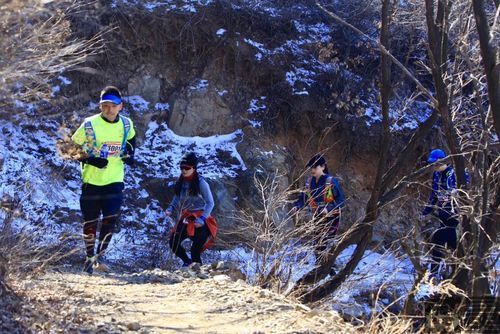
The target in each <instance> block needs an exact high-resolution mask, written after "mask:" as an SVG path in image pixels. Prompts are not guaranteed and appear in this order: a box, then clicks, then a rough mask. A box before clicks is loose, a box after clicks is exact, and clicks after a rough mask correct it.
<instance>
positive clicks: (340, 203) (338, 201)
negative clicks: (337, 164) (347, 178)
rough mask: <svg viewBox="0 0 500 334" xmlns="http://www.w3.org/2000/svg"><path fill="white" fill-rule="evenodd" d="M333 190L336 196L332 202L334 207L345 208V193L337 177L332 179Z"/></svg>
mask: <svg viewBox="0 0 500 334" xmlns="http://www.w3.org/2000/svg"><path fill="white" fill-rule="evenodd" d="M332 191H333V196H334V197H335V201H334V202H333V203H331V204H333V208H332V209H338V208H343V207H344V205H345V195H344V192H343V191H342V189H341V188H340V185H339V182H338V181H337V180H336V179H333V180H332Z"/></svg>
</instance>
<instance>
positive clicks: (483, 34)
mask: <svg viewBox="0 0 500 334" xmlns="http://www.w3.org/2000/svg"><path fill="white" fill-rule="evenodd" d="M497 7H498V4H497ZM472 8H473V10H474V17H475V19H476V29H477V33H478V35H479V46H480V48H481V57H482V58H483V66H484V74H485V75H486V80H487V83H488V99H489V102H490V108H491V111H492V114H493V124H494V125H495V131H496V133H497V135H498V136H500V64H499V62H498V48H497V46H496V45H495V40H494V38H493V37H490V36H492V34H491V32H490V27H489V25H488V18H487V16H486V11H485V9H484V0H472Z"/></svg>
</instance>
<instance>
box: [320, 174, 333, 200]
mask: <svg viewBox="0 0 500 334" xmlns="http://www.w3.org/2000/svg"><path fill="white" fill-rule="evenodd" d="M332 184H333V176H328V177H327V178H326V180H325V195H324V198H323V199H324V201H325V203H331V202H333V201H335V198H334V196H333V189H332Z"/></svg>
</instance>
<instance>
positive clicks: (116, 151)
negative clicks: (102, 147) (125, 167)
mask: <svg viewBox="0 0 500 334" xmlns="http://www.w3.org/2000/svg"><path fill="white" fill-rule="evenodd" d="M106 144H107V145H108V150H109V151H108V157H119V156H120V152H121V148H122V143H120V142H106Z"/></svg>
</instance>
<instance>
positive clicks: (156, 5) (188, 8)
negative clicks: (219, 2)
mask: <svg viewBox="0 0 500 334" xmlns="http://www.w3.org/2000/svg"><path fill="white" fill-rule="evenodd" d="M213 2H214V1H213V0H182V1H176V0H163V1H144V0H143V1H141V0H113V2H112V3H111V8H118V7H120V6H134V7H139V8H144V9H146V10H148V11H150V12H152V11H155V10H157V9H163V10H165V11H177V12H184V13H196V12H197V10H196V7H197V6H208V5H210V4H212V3H213Z"/></svg>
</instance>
